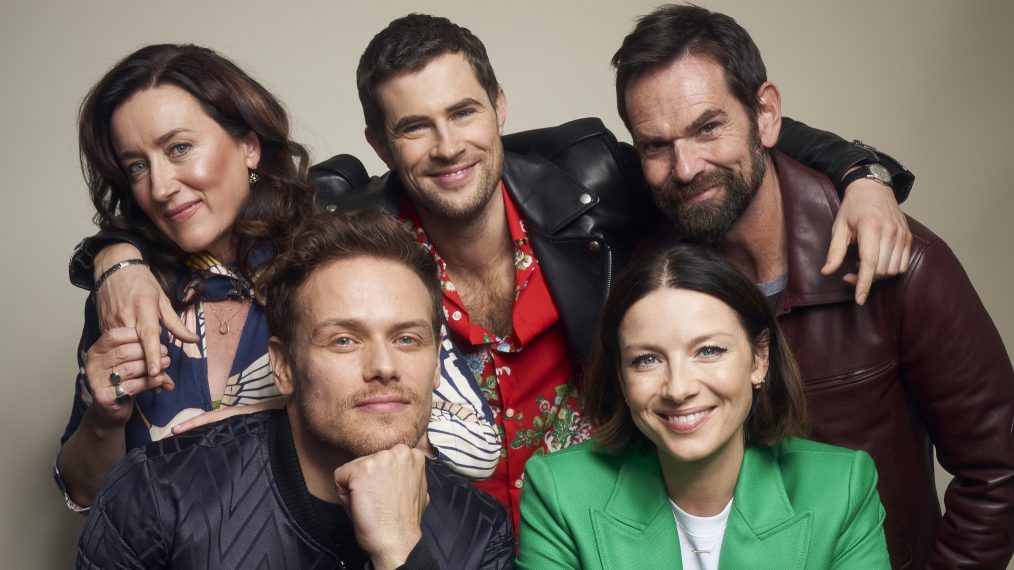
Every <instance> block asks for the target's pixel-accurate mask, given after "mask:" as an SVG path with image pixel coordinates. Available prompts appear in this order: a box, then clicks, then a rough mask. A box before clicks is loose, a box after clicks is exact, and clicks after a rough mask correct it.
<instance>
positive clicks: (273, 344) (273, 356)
mask: <svg viewBox="0 0 1014 570" xmlns="http://www.w3.org/2000/svg"><path fill="white" fill-rule="evenodd" d="M268 359H269V360H270V362H271V370H272V372H273V373H274V376H275V386H277V387H278V392H279V393H280V394H282V395H284V396H291V395H292V394H293V392H295V384H294V380H293V374H292V368H291V366H290V363H289V357H288V351H287V350H286V347H285V345H284V344H283V343H282V339H280V338H278V337H277V336H273V337H271V338H270V339H268Z"/></svg>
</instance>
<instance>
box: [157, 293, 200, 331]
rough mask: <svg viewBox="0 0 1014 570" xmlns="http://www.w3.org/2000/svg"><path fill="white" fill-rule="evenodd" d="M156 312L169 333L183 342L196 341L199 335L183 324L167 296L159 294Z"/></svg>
mask: <svg viewBox="0 0 1014 570" xmlns="http://www.w3.org/2000/svg"><path fill="white" fill-rule="evenodd" d="M158 312H159V317H160V319H161V321H162V325H163V326H164V327H165V328H166V330H167V331H169V334H171V335H173V336H174V337H176V338H178V339H180V340H182V341H183V342H197V341H198V340H200V337H198V336H197V333H196V332H193V331H191V330H190V329H188V328H187V325H185V324H183V321H182V320H181V319H180V316H179V315H177V314H176V311H174V310H173V305H172V303H171V302H170V301H169V297H166V296H165V295H161V296H160V297H159V299H158Z"/></svg>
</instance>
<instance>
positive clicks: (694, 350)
mask: <svg viewBox="0 0 1014 570" xmlns="http://www.w3.org/2000/svg"><path fill="white" fill-rule="evenodd" d="M619 346H620V364H619V366H620V375H621V377H622V379H623V390H624V396H625V397H626V398H627V402H628V405H629V406H630V414H631V417H632V418H633V420H634V424H636V425H637V428H638V429H639V430H640V431H641V432H642V433H643V434H644V435H645V436H647V437H648V439H650V440H651V441H652V442H653V443H654V444H655V446H656V447H657V448H658V452H659V458H660V461H661V462H662V465H663V467H664V466H665V465H666V464H667V463H670V462H671V463H682V464H688V463H691V464H692V463H700V462H715V461H717V462H721V463H723V464H724V463H725V462H726V461H729V462H731V463H730V464H735V465H736V469H737V471H738V468H739V467H738V465H739V461H741V458H742V455H743V451H744V445H745V436H744V424H745V422H746V418H747V415H748V414H749V413H750V407H751V405H752V402H753V389H752V385H753V384H758V383H760V382H762V381H763V379H764V375H765V374H766V373H767V353H766V350H765V349H763V348H762V349H761V350H758V351H757V354H755V350H754V348H753V346H752V345H751V342H750V339H749V338H748V337H747V335H746V331H745V330H744V329H743V327H742V325H741V324H740V322H739V319H738V317H737V315H736V313H735V312H734V311H733V310H732V309H731V308H730V307H729V306H728V305H726V304H725V303H723V302H722V301H719V300H718V299H716V298H715V297H712V296H710V295H706V294H704V293H698V292H695V291H689V290H686V289H671V288H662V289H657V290H655V291H653V292H651V293H649V294H648V295H647V296H645V297H644V298H642V299H641V300H639V301H638V302H636V303H635V304H634V305H632V306H631V307H630V310H629V311H627V314H626V315H625V316H624V318H623V320H622V321H621V323H620V329H619Z"/></svg>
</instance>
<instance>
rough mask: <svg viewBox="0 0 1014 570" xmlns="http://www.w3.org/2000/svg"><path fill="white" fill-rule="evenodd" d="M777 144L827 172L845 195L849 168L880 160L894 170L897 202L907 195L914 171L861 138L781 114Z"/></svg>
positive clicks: (803, 160)
mask: <svg viewBox="0 0 1014 570" xmlns="http://www.w3.org/2000/svg"><path fill="white" fill-rule="evenodd" d="M776 148H777V149H778V150H780V151H781V152H783V153H785V154H787V155H789V156H791V157H792V158H793V159H795V160H797V161H799V162H801V163H803V164H805V165H806V166H809V167H810V168H812V169H814V170H818V171H820V172H823V173H824V174H826V175H827V177H828V178H830V179H831V180H832V182H834V185H835V188H837V189H838V196H839V197H842V195H843V194H844V193H845V188H842V186H841V182H842V179H843V178H845V174H846V173H847V172H848V170H849V169H850V168H852V167H853V166H856V165H858V164H869V163H879V164H882V165H883V166H884V167H885V168H887V170H888V171H889V172H890V173H891V178H892V179H893V181H894V197H895V199H897V200H898V203H899V204H900V203H902V202H904V201H905V199H907V198H908V194H909V192H911V190H912V183H913V182H915V175H914V174H912V173H911V172H909V171H908V169H906V168H905V167H904V166H902V165H901V163H900V162H898V161H897V160H895V159H894V158H892V157H891V156H890V155H888V154H886V153H884V152H881V151H879V150H877V149H875V148H873V147H872V146H868V145H865V144H863V143H862V142H860V141H855V142H848V141H846V140H844V139H842V138H841V137H839V136H838V135H836V134H834V133H831V132H828V131H822V130H819V129H815V128H813V127H810V126H807V125H806V124H804V123H800V122H799V121H794V120H792V119H790V118H788V117H782V132H781V134H780V135H779V137H778V144H777V145H776Z"/></svg>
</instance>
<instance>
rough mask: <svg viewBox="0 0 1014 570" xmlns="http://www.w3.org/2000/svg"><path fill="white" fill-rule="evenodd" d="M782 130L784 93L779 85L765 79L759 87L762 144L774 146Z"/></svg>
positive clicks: (759, 129) (758, 116)
mask: <svg viewBox="0 0 1014 570" xmlns="http://www.w3.org/2000/svg"><path fill="white" fill-rule="evenodd" d="M781 130H782V94H781V93H780V92H779V91H778V87H776V86H775V84H774V83H771V82H770V81H765V82H764V84H763V85H761V86H760V88H758V89H757V133H758V135H759V136H760V140H761V146H763V147H764V148H774V146H775V143H777V142H778V134H779V133H780V132H781Z"/></svg>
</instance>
